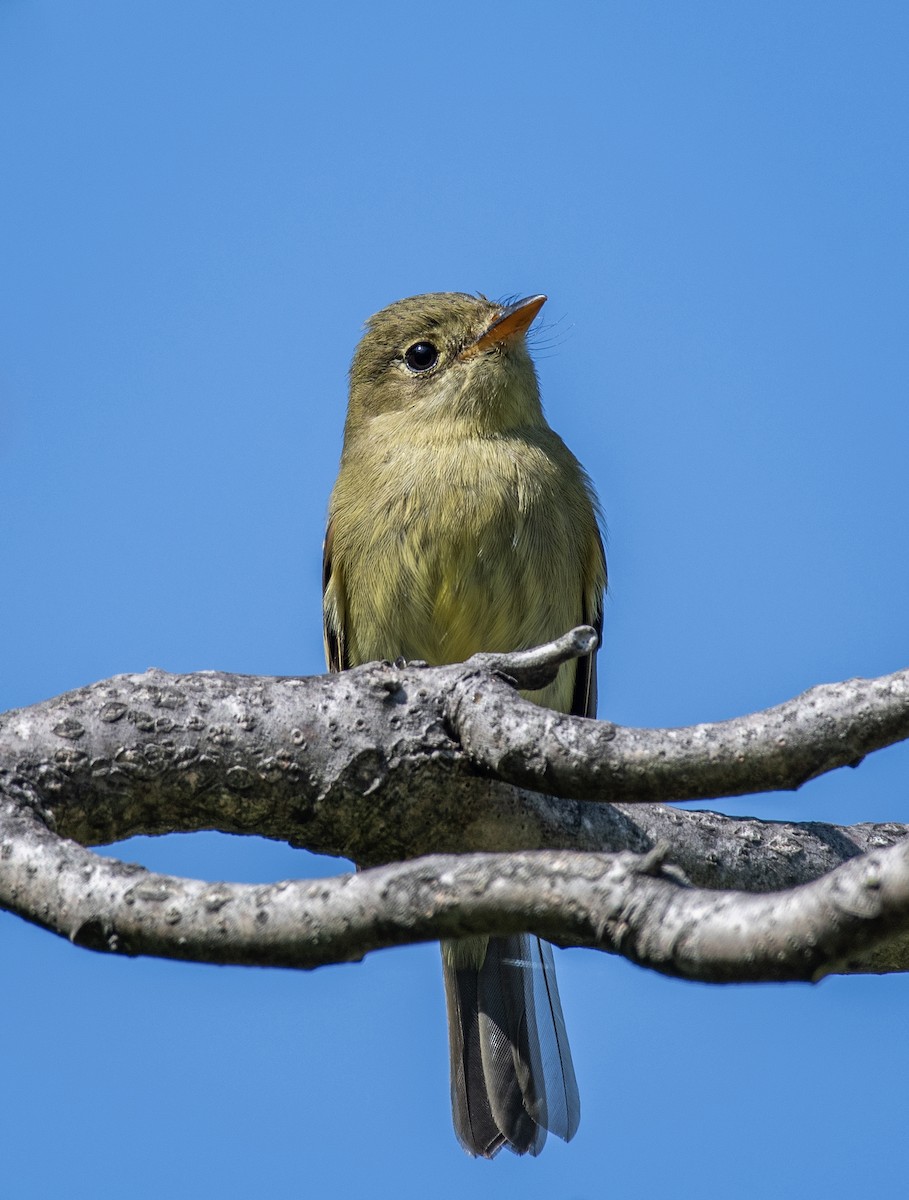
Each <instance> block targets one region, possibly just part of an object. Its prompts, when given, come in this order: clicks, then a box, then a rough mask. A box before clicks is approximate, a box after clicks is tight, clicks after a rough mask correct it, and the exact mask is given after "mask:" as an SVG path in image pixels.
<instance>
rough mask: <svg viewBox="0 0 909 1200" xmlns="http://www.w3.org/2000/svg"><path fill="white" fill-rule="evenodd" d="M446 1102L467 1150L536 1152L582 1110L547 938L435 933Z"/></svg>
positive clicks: (564, 1134)
mask: <svg viewBox="0 0 909 1200" xmlns="http://www.w3.org/2000/svg"><path fill="white" fill-rule="evenodd" d="M442 966H443V974H444V980H445V999H446V1004H447V1007H448V1040H449V1049H450V1053H451V1107H452V1115H453V1117H454V1127H455V1133H456V1134H457V1135H458V1140H459V1141H460V1143H461V1145H462V1146H463V1147H464V1149H465V1150H467V1151H468V1153H470V1154H475V1155H481V1156H482V1157H484V1158H492V1156H493V1155H494V1154H496V1153H497V1151H499V1150H500V1149H501V1148H502V1146H507V1147H508V1148H509V1150H512V1151H514V1153H515V1154H527V1153H530V1154H539V1152H540V1151H541V1150H542V1148H543V1143H544V1142H545V1140H546V1132H547V1130H549V1131H550V1132H552V1133H555V1134H557V1135H558V1136H559V1137H561V1138H564V1139H565V1141H569V1140H570V1139H571V1138H572V1137H573V1136H574V1134H575V1131H576V1130H577V1127H578V1121H579V1119H580V1100H579V1097H578V1085H577V1081H576V1080H575V1075H574V1066H573V1064H572V1061H571V1051H570V1050H569V1048H568V1036H567V1034H566V1032H565V1020H564V1018H563V1016H562V1005H561V1003H560V1001H559V989H558V986H557V984H556V977H555V964H554V963H553V958H552V947H551V946H550V945H549V943H548V942H541V941H540V939H539V938H537V937H534V936H533V935H532V934H519V935H517V936H515V937H507V938H488V939H487V938H463V939H461V940H459V941H452V940H448V941H444V942H443V943H442Z"/></svg>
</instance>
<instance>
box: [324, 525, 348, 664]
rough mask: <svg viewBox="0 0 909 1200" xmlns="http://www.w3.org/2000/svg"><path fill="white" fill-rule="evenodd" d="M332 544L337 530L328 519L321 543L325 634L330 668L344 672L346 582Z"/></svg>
mask: <svg viewBox="0 0 909 1200" xmlns="http://www.w3.org/2000/svg"><path fill="white" fill-rule="evenodd" d="M333 545H334V529H333V527H332V523H331V521H329V522H328V528H327V529H326V530H325V542H324V544H323V546H322V633H323V635H324V638H325V661H326V662H327V663H328V669H329V671H343V670H344V669H345V668H346V667H347V666H348V665H349V664H348V662H347V645H346V638H345V637H344V608H345V605H344V585H343V580H342V578H341V573H340V571H337V570H335V568H334V564H333V561H332V549H333Z"/></svg>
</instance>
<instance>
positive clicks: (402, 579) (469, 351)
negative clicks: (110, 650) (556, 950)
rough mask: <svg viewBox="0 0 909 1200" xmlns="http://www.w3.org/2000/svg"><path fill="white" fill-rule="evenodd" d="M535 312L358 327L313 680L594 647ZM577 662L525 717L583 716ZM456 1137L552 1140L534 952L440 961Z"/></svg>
mask: <svg viewBox="0 0 909 1200" xmlns="http://www.w3.org/2000/svg"><path fill="white" fill-rule="evenodd" d="M545 300H546V296H544V295H534V296H529V297H526V298H524V299H519V300H509V301H502V302H497V301H494V300H490V299H487V298H486V296H484V295H482V294H479V293H478V294H469V293H464V292H435V293H429V294H426V295H421V296H411V297H408V298H407V299H404V300H398V301H396V302H395V303H393V304H390V305H388V306H387V307H385V308H383V309H382V310H381V311H380V312H377V313H376V314H375V315H374V316H372V317H371V318H370V319H369V320H368V321H367V322H366V326H365V333H364V335H363V337H362V340H361V341H360V342H359V344H358V346H357V348H356V350H355V352H354V356H353V361H352V363H351V367H350V390H349V400H348V408H347V417H346V421H345V426H344V443H343V449H342V453H341V463H340V467H339V471H338V476H337V480H336V482H335V485H334V488H333V490H332V493H331V498H330V501H329V508H328V524H327V530H326V535H325V544H324V554H323V627H324V635H325V650H326V658H327V662H328V666H329V669H330V670H332V671H341V670H345V669H347V668H349V667H353V666H358V665H361V664H364V663H368V662H373V661H378V660H386V661H395V660H398V659H400V658H403V659H405V660H409V661H423V662H426V663H429V664H431V665H442V664H446V663H455V662H460V661H463V660H465V659H467V658H469V657H470V656H471V655H473V654H476V653H479V652H483V651H488V652H508V651H515V650H521V649H526V648H528V647H532V646H536V645H539V644H541V643H543V642H547V641H550V640H551V639H552V638H554V637H557V636H559V635H561V634H563V633H565V632H566V631H567V630H569V629H571V628H573V627H575V626H578V625H581V624H586V625H591V626H593V627H594V629H595V630H596V631H597V634H598V644H599V637H600V635H601V632H602V619H603V601H604V596H605V591H606V583H607V577H606V558H605V554H604V550H603V538H602V533H601V529H602V516H601V513H600V508H599V504H598V501H597V498H596V495H595V492H594V489H593V486H592V484H591V482H590V480H589V478H588V476H587V474H586V473H585V471H584V469H583V467H582V466H581V464H580V463H579V462H578V460H577V459H576V458H575V456H574V455H573V454H572V453H571V451H570V450H569V449H568V447H567V446H566V445H565V443H564V442H563V441H562V439H561V438H560V437H559V436H558V434H556V433H555V432H554V431H553V430H552V429H551V428H550V426H549V424H548V423H547V421H546V418H545V416H544V413H543V408H542V404H541V401H540V389H539V383H538V378H537V373H536V368H535V366H534V363H533V359H532V358H531V355H530V352H529V350H528V347H527V337H526V334H527V332H528V330H529V328H530V326H531V324H532V322H533V321H534V319H535V318H536V316H537V314H538V313H539V311H540V309H541V308H542V306H543V304H544V302H545ZM596 682H597V681H596V650H594V651H592V652H591V653H590V654H589V655H587V656H586V657H584V658H582V659H580V660H577V661H574V662H569V663H565V664H563V665H562V666H561V667H560V668H559V671H558V673H557V675H556V677H555V679H554V680H553V681H552V682H551V683H549V684H548V685H547V686H545V687H543V688H540V689H539V690H538V691H533V692H525V693H522V694H523V695H525V696H526V697H527V698H528V699H530V700H532V701H534V702H536V703H538V704H541V705H544V706H546V707H549V708H552V709H557V710H559V711H561V712H565V713H572V714H575V715H579V716H585V717H593V716H595V715H596V703H597V691H596ZM441 949H442V968H443V980H444V987H445V996H446V1009H447V1016H448V1034H449V1059H450V1073H451V1104H452V1117H453V1122H454V1128H455V1133H456V1135H457V1138H458V1140H459V1141H460V1143H461V1145H462V1146H463V1148H464V1149H465V1150H466V1151H467V1152H468V1153H469V1154H471V1155H474V1156H479V1157H484V1158H492V1157H493V1156H494V1155H495V1154H497V1153H498V1151H499V1150H501V1149H502V1148H503V1147H507V1148H508V1149H509V1150H511V1151H513V1152H514V1153H516V1154H527V1153H529V1154H532V1155H534V1154H538V1153H539V1152H540V1150H541V1149H542V1148H543V1144H544V1142H545V1140H546V1135H547V1131H548V1132H552V1133H555V1134H557V1135H558V1136H559V1137H561V1138H563V1139H564V1140H566V1141H568V1140H570V1139H571V1138H572V1137H573V1136H574V1134H575V1132H576V1130H577V1127H578V1122H579V1119H580V1101H579V1097H578V1087H577V1081H576V1076H575V1071H574V1065H573V1063H572V1058H571V1051H570V1048H569V1045H568V1037H567V1034H566V1030H565V1021H564V1017H563V1013H562V1007H561V1002H560V999H559V992H558V986H557V983H556V977H555V966H554V962H553V955H552V948H551V946H550V945H549V944H548V943H547V942H545V941H542V940H541V939H539V938H537V937H536V936H534V935H531V934H523V935H518V936H511V937H495V936H490V937H469V938H461V939H447V940H444V941H443V942H442V943H441Z"/></svg>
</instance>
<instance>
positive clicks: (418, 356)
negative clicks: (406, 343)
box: [404, 342, 439, 371]
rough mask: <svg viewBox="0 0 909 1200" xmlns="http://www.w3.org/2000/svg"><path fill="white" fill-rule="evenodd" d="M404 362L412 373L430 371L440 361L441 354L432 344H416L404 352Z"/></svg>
mask: <svg viewBox="0 0 909 1200" xmlns="http://www.w3.org/2000/svg"><path fill="white" fill-rule="evenodd" d="M404 361H405V363H406V364H407V366H408V367H409V368H410V370H411V371H428V370H429V368H430V367H434V366H435V365H436V363H437V362H438V361H439V352H438V350H437V349H436V348H435V346H434V345H433V344H432V342H415V343H414V345H412V346H411V347H410V348H409V349H408V350H405V351H404Z"/></svg>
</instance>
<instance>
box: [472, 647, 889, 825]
mask: <svg viewBox="0 0 909 1200" xmlns="http://www.w3.org/2000/svg"><path fill="white" fill-rule="evenodd" d="M575 632H578V633H580V632H582V631H581V630H577V631H575ZM556 645H557V643H552V644H551V648H552V649H553V651H554V650H555V647H556ZM547 649H549V647H540V648H539V649H538V650H537V651H536V653H537V655H538V656H539V657H543V655H544V651H545V650H547ZM560 649H561V647H560ZM509 657H510V656H508V655H502V656H501V657H500V658H499V660H498V669H499V671H500V673H501V672H507V673H514V672H513V671H510V670H509V663H508V659H509ZM515 657H517V656H515ZM472 661H475V660H472ZM466 665H468V666H469V665H470V664H466ZM456 691H457V693H458V699H457V700H456V701H455V702H454V703H453V704H452V705H451V706H450V709H449V714H450V715H449V719H450V722H451V726H452V729H453V731H454V733H455V736H456V737H457V740H458V741H459V743H460V744H461V746H463V748H464V749H465V750H466V751H467V752H468V753H469V754H470V756H471V758H472V759H473V761H474V762H475V763H477V765H478V766H481V767H483V768H484V769H486V770H488V771H490V772H491V773H492V774H493V775H495V777H496V778H498V779H503V780H507V781H508V782H509V783H514V784H517V785H518V786H522V787H530V788H534V789H535V790H537V791H545V792H549V793H550V794H552V795H557V796H572V797H574V798H575V799H579V800H581V799H591V800H602V799H605V798H607V797H608V798H609V799H610V800H612V801H613V802H621V803H625V804H628V803H638V802H641V801H646V802H652V801H666V800H709V799H714V798H716V797H719V796H741V795H745V794H749V793H752V792H772V791H783V790H789V789H792V788H798V787H801V786H802V784H804V783H806V782H807V781H808V780H809V779H814V778H816V777H817V776H818V775H822V774H824V773H825V772H827V771H832V770H835V769H836V768H837V767H845V766H855V765H857V764H858V763H859V762H860V760H861V759H862V758H863V757H864V756H865V755H866V754H870V753H871V752H872V751H874V750H880V749H882V748H883V747H884V746H890V745H893V743H894V742H899V741H903V740H905V739H906V738H907V737H909V670H903V671H896V672H894V673H893V674H892V675H883V676H881V677H880V678H878V679H850V680H847V681H846V682H844V683H831V684H822V685H820V686H818V687H814V688H811V689H810V690H809V691H807V692H804V693H803V694H802V695H801V696H796V697H795V698H794V699H793V700H788V701H786V703H785V704H779V705H777V706H776V707H774V708H767V709H764V710H763V711H762V712H757V713H752V714H750V715H749V716H745V717H736V718H734V719H733V720H730V721H719V722H715V723H713V724H704V725H692V726H690V727H689V728H686V729H632V728H621V727H619V726H617V725H612V724H611V723H609V722H606V721H589V720H586V719H584V718H583V717H570V716H566V715H565V714H563V713H556V712H552V711H551V710H550V709H541V708H539V707H538V706H537V705H534V704H531V703H529V702H528V701H516V700H515V698H514V697H513V696H512V695H510V694H509V692H508V689H507V687H505V686H503V684H502V683H501V682H500V681H498V680H492V681H487V680H486V679H485V678H482V679H472V678H471V677H470V676H465V678H464V679H463V680H462V681H461V682H460V683H459V684H458V685H457V687H456Z"/></svg>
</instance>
